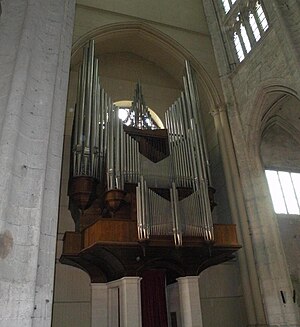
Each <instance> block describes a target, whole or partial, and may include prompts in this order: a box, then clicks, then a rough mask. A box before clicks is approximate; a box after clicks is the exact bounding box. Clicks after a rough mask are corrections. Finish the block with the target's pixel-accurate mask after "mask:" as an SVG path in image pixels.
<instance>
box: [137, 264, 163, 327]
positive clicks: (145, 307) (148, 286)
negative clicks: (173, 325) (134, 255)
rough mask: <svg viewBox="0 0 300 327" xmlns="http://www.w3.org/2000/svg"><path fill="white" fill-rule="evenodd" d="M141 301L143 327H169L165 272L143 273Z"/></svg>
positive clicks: (151, 271) (152, 271)
mask: <svg viewBox="0 0 300 327" xmlns="http://www.w3.org/2000/svg"><path fill="white" fill-rule="evenodd" d="M141 300H142V323H143V327H168V316H167V302H166V274H165V271H163V270H147V271H145V272H143V274H142V281H141Z"/></svg>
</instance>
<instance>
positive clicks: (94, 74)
mask: <svg viewBox="0 0 300 327" xmlns="http://www.w3.org/2000/svg"><path fill="white" fill-rule="evenodd" d="M94 48H95V45H94V41H90V42H89V44H88V46H86V47H85V48H84V49H83V63H82V65H81V66H80V69H79V79H78V86H77V103H76V108H75V116H74V121H73V132H72V166H71V176H91V177H94V178H95V179H99V178H100V177H101V176H102V174H103V171H104V158H105V153H106V133H105V131H106V124H107V112H108V111H109V110H111V108H112V104H111V101H110V99H109V98H108V96H107V94H106V93H105V92H104V90H103V89H102V88H101V87H100V81H99V75H98V59H95V58H94Z"/></svg>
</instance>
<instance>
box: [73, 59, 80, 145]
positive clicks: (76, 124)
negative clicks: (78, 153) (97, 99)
mask: <svg viewBox="0 0 300 327" xmlns="http://www.w3.org/2000/svg"><path fill="white" fill-rule="evenodd" d="M81 87H82V65H81V66H80V67H79V73H78V83H77V98H76V107H75V115H74V146H75V145H76V146H77V144H80V139H79V137H78V130H79V115H80V114H81V107H80V100H81V92H82V91H81Z"/></svg>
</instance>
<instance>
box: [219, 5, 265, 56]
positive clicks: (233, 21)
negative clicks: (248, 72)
mask: <svg viewBox="0 0 300 327" xmlns="http://www.w3.org/2000/svg"><path fill="white" fill-rule="evenodd" d="M221 1H222V6H223V9H224V12H225V17H224V25H225V26H226V30H227V31H228V33H229V38H230V39H232V41H233V49H234V56H235V57H236V59H237V62H241V61H243V60H244V59H245V57H246V55H247V54H248V53H249V52H250V51H251V49H253V47H254V46H255V44H256V43H257V42H258V41H259V40H260V39H261V37H262V35H263V34H264V33H265V32H266V31H267V29H268V28H269V23H268V20H267V17H266V14H265V10H264V8H263V4H262V0H252V1H251V0H250V1H246V0H221Z"/></svg>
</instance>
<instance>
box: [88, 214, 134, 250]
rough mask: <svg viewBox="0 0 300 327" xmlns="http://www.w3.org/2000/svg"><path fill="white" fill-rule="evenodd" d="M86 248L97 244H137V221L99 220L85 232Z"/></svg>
mask: <svg viewBox="0 0 300 327" xmlns="http://www.w3.org/2000/svg"><path fill="white" fill-rule="evenodd" d="M83 235H84V247H85V248H87V247H89V246H91V245H93V244H95V243H97V242H112V243H114V242H116V243H122V242H123V243H128V242H137V227H136V221H132V220H129V221H126V220H115V219H106V220H99V221H97V222H96V223H95V224H94V225H92V226H90V227H88V228H87V229H86V230H85V231H84V234H83Z"/></svg>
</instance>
